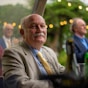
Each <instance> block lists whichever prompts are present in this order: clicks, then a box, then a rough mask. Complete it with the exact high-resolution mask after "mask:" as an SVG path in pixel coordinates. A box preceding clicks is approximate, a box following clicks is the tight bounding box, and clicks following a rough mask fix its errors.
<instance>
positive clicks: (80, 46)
mask: <svg viewBox="0 0 88 88" xmlns="http://www.w3.org/2000/svg"><path fill="white" fill-rule="evenodd" d="M70 30H71V31H72V32H73V39H74V45H75V53H76V57H77V62H78V63H84V55H85V53H86V52H88V39H87V38H86V37H85V35H86V34H87V30H86V22H85V21H84V20H83V19H82V18H74V19H73V23H72V24H71V28H70Z"/></svg>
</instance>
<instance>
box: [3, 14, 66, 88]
mask: <svg viewBox="0 0 88 88" xmlns="http://www.w3.org/2000/svg"><path fill="white" fill-rule="evenodd" d="M21 26H22V27H21V30H20V33H21V35H22V38H23V41H22V42H21V43H20V44H19V45H18V46H14V47H11V48H9V49H6V50H5V52H4V55H3V58H2V64H3V66H2V67H3V76H4V79H5V80H4V85H6V88H54V87H53V84H52V82H51V81H50V80H39V78H40V75H51V74H60V73H63V72H64V70H65V67H64V66H62V65H61V64H60V63H59V62H58V60H57V56H56V54H55V52H54V51H53V50H52V49H50V48H49V47H47V46H44V43H45V42H46V40H47V27H46V22H45V20H44V18H43V17H42V16H40V15H38V14H32V15H28V16H26V17H24V18H23V20H22V22H21ZM39 54H40V55H41V54H42V56H40V57H39Z"/></svg>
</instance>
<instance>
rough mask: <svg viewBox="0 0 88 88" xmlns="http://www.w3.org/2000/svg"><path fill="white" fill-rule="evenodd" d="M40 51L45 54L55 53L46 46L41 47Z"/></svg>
mask: <svg viewBox="0 0 88 88" xmlns="http://www.w3.org/2000/svg"><path fill="white" fill-rule="evenodd" d="M42 50H43V51H46V52H47V53H55V52H54V50H53V49H52V48H50V47H48V46H43V47H42Z"/></svg>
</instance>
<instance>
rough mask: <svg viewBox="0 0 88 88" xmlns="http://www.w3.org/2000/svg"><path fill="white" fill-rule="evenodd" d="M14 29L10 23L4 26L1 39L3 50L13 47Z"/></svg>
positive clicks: (0, 43)
mask: <svg viewBox="0 0 88 88" xmlns="http://www.w3.org/2000/svg"><path fill="white" fill-rule="evenodd" d="M13 29H14V27H13V26H12V24H10V23H8V24H6V25H4V26H3V36H2V38H0V45H1V46H2V48H3V49H5V48H9V47H10V46H11V37H12V35H13Z"/></svg>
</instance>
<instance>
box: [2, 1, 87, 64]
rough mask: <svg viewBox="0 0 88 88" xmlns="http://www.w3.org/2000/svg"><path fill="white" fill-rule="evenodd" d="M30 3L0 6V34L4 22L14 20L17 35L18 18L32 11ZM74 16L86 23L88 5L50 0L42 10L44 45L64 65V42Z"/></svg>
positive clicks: (67, 36) (78, 2) (68, 34)
mask: <svg viewBox="0 0 88 88" xmlns="http://www.w3.org/2000/svg"><path fill="white" fill-rule="evenodd" d="M26 1H27V2H28V3H29V2H30V1H29V0H26ZM32 5H33V1H32V2H31V3H29V4H28V6H26V7H24V6H23V5H21V4H17V5H3V6H0V30H1V31H0V36H2V27H3V24H4V23H5V22H9V23H13V22H15V23H16V26H15V29H14V36H15V37H19V36H20V35H19V28H18V26H19V25H20V20H21V18H22V17H24V16H25V15H28V14H30V13H31V12H32V8H30V7H31V6H32ZM74 17H81V18H83V19H84V20H85V21H86V23H87V25H88V7H87V6H86V5H85V4H84V3H83V2H81V1H80V0H61V2H59V0H52V3H47V4H46V8H45V12H44V18H45V20H46V23H47V29H48V40H47V42H46V45H47V46H49V47H51V48H52V49H53V50H55V52H56V53H57V54H58V58H59V61H60V62H61V63H62V64H63V65H65V62H66V57H67V56H66V50H65V42H66V40H67V39H68V38H69V37H71V35H72V34H71V32H70V30H69V28H70V24H71V22H69V21H70V20H71V19H72V18H74ZM62 23H64V24H62ZM86 36H88V35H86Z"/></svg>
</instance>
